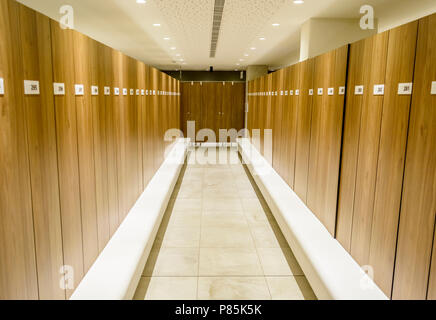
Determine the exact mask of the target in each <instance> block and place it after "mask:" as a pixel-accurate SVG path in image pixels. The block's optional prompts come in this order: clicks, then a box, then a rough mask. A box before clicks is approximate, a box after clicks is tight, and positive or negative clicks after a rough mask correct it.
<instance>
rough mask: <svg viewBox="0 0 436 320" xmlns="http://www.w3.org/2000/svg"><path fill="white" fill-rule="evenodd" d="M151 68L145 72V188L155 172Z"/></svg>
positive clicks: (147, 68)
mask: <svg viewBox="0 0 436 320" xmlns="http://www.w3.org/2000/svg"><path fill="white" fill-rule="evenodd" d="M150 81H151V80H150V67H148V66H146V70H145V85H144V89H145V90H146V93H147V94H146V96H145V107H144V114H143V124H144V126H143V141H144V145H143V161H144V165H143V167H144V187H146V186H147V185H148V183H149V182H150V180H151V178H152V177H153V172H154V149H153V148H154V141H153V138H154V134H153V108H152V104H151V97H150V96H149V95H148V91H149V88H150V87H151V86H150Z"/></svg>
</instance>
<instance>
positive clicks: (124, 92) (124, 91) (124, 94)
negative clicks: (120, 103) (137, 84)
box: [123, 88, 128, 96]
mask: <svg viewBox="0 0 436 320" xmlns="http://www.w3.org/2000/svg"><path fill="white" fill-rule="evenodd" d="M127 93H128V91H127V89H125V88H124V89H123V96H127Z"/></svg>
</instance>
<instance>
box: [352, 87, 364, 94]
mask: <svg viewBox="0 0 436 320" xmlns="http://www.w3.org/2000/svg"><path fill="white" fill-rule="evenodd" d="M363 88H364V87H363V86H356V87H355V88H354V94H355V95H356V96H361V95H363Z"/></svg>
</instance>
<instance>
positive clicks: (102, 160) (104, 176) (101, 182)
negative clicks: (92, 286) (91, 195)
mask: <svg viewBox="0 0 436 320" xmlns="http://www.w3.org/2000/svg"><path fill="white" fill-rule="evenodd" d="M88 41H89V42H90V46H89V48H90V51H89V59H90V65H91V66H93V67H92V68H91V69H90V70H89V71H90V83H91V85H92V86H97V87H98V95H92V96H91V107H92V120H93V130H94V159H95V193H96V210H97V226H98V234H97V239H98V249H99V252H101V251H102V250H103V249H104V248H105V246H106V244H107V243H108V241H109V239H110V237H111V232H110V213H109V212H110V210H109V182H108V181H109V177H108V161H109V160H108V158H109V155H108V147H107V123H106V119H107V115H106V112H107V109H108V108H107V106H106V97H105V93H104V87H105V86H107V84H106V79H105V67H106V64H105V59H104V57H105V46H104V45H102V44H101V43H98V42H96V41H94V40H92V39H90V38H88Z"/></svg>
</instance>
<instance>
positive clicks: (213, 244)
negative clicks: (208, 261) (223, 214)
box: [200, 226, 254, 248]
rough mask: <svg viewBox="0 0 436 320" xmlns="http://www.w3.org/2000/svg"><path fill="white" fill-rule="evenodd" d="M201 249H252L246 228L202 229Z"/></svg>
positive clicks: (251, 240) (252, 243)
mask: <svg viewBox="0 0 436 320" xmlns="http://www.w3.org/2000/svg"><path fill="white" fill-rule="evenodd" d="M200 247H202V248H254V241H253V238H252V236H251V233H250V229H249V228H248V226H225V227H202V228H201V239H200Z"/></svg>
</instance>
